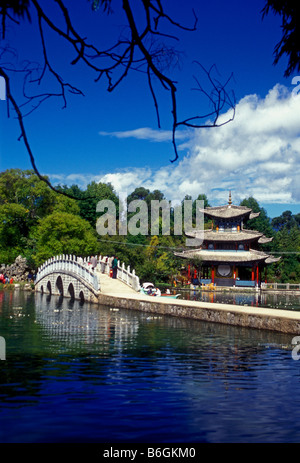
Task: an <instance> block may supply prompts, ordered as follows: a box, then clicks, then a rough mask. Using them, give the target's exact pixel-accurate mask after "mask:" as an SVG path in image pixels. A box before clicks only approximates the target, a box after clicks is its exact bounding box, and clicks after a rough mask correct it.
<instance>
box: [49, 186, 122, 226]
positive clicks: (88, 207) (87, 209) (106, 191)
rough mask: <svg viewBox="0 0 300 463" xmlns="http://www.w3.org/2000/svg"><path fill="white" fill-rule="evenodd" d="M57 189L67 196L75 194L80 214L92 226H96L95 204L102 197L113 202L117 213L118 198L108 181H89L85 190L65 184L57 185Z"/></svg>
mask: <svg viewBox="0 0 300 463" xmlns="http://www.w3.org/2000/svg"><path fill="white" fill-rule="evenodd" d="M58 190H59V191H62V192H65V193H67V194H68V195H69V196H75V197H76V198H78V199H80V201H79V202H78V207H79V214H80V216H81V217H82V218H83V219H85V220H87V221H88V222H89V223H90V224H91V225H92V226H93V227H95V226H96V221H97V217H98V215H99V214H97V211H96V209H97V204H98V202H99V201H101V200H102V199H108V200H111V201H113V202H114V203H115V205H116V211H117V215H118V212H119V199H118V197H117V195H116V193H115V191H114V189H113V187H112V185H111V184H110V183H96V182H91V183H89V184H88V185H87V187H86V189H85V190H81V189H80V188H79V187H78V186H77V185H72V186H71V187H67V186H66V185H65V186H63V187H61V186H59V187H58Z"/></svg>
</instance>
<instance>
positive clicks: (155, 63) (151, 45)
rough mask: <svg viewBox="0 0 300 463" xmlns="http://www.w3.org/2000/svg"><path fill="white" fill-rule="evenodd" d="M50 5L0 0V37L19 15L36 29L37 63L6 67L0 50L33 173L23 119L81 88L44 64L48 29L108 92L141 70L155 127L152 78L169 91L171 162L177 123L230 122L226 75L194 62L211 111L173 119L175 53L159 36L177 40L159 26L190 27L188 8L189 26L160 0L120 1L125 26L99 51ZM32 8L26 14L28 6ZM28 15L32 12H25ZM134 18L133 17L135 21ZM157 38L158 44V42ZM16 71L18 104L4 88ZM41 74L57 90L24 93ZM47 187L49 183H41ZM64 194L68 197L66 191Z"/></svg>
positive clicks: (62, 9)
mask: <svg viewBox="0 0 300 463" xmlns="http://www.w3.org/2000/svg"><path fill="white" fill-rule="evenodd" d="M51 1H52V4H53V5H54V4H55V5H56V6H57V7H58V12H59V13H60V15H57V14H56V15H52V16H53V17H51V14H50V13H46V12H45V11H44V9H43V8H42V6H41V1H40V0H3V1H2V6H1V7H0V15H2V36H3V37H5V33H6V31H7V24H6V21H13V22H14V23H18V22H19V21H20V19H23V18H24V17H27V18H28V19H29V20H31V21H32V27H34V25H35V24H37V31H38V34H39V39H40V46H41V50H42V59H43V64H42V65H39V66H38V65H36V66H35V65H28V64H27V65H26V66H24V67H23V68H22V69H14V68H13V67H12V66H8V65H7V64H4V63H2V54H0V75H2V76H3V77H4V78H5V81H6V84H7V88H8V92H7V94H8V103H10V104H11V105H12V108H13V109H14V111H15V112H16V115H17V118H18V121H19V125H20V128H21V137H22V139H23V141H24V143H25V146H26V149H27V152H28V154H29V157H30V160H31V163H32V166H33V168H34V170H35V172H36V173H37V175H38V176H39V177H40V178H41V179H44V177H42V176H41V175H40V173H39V171H38V169H37V166H36V163H35V160H34V156H33V153H32V150H31V148H30V145H29V141H28V137H27V135H26V131H25V126H24V121H23V119H24V117H25V116H27V115H29V114H31V113H32V111H34V110H36V109H37V108H38V107H39V106H40V105H41V104H43V103H44V102H45V101H47V100H48V99H49V98H51V97H56V98H61V99H62V101H63V108H65V107H66V105H67V92H69V93H71V94H76V95H83V93H82V91H81V90H80V89H78V88H77V87H75V86H73V85H72V84H71V83H69V82H65V81H64V79H63V78H62V77H61V75H60V74H59V72H58V70H57V69H56V66H55V65H53V64H52V63H51V62H50V59H49V56H48V52H47V49H48V44H47V39H46V36H47V35H46V33H47V32H48V31H51V32H54V33H55V34H56V35H57V36H58V37H59V38H60V39H61V40H62V41H63V42H65V43H67V44H69V45H70V46H71V48H72V50H73V52H74V53H75V55H74V57H73V58H72V59H71V62H70V64H71V66H75V65H77V64H78V63H80V62H81V63H83V64H84V65H85V66H87V68H88V69H90V70H91V71H92V72H94V73H95V75H96V77H95V82H98V81H99V80H100V79H102V78H105V79H106V81H107V90H108V91H109V92H112V91H114V90H115V89H116V88H117V87H118V86H119V85H120V84H121V83H122V82H123V81H124V80H125V78H126V77H127V75H128V73H129V72H130V71H136V72H142V73H145V76H146V79H147V84H148V87H149V90H150V94H151V96H152V99H153V102H154V107H155V113H156V117H157V123H158V127H159V128H160V127H161V121H160V115H159V99H158V96H157V94H156V91H155V86H154V85H153V83H154V81H156V82H158V83H159V84H160V86H161V87H162V89H164V90H166V91H167V92H168V93H169V95H170V113H171V126H172V144H173V149H174V154H175V156H174V159H172V160H171V162H175V161H176V160H177V159H178V151H177V145H176V130H177V129H178V127H180V126H186V127H192V128H204V127H219V126H221V125H224V124H225V123H227V122H229V121H231V120H232V119H233V117H234V108H235V101H234V98H233V97H232V96H230V94H229V92H228V91H227V85H228V83H229V81H230V80H231V77H230V78H229V79H228V80H227V82H225V84H224V85H222V84H221V83H220V82H219V81H218V80H217V79H216V78H213V77H212V70H213V69H214V67H212V68H211V69H210V70H209V71H206V70H205V68H204V67H203V66H202V65H201V64H200V63H198V64H199V66H200V67H201V69H202V71H204V73H205V75H206V78H207V79H208V83H209V85H210V87H211V91H210V92H209V91H207V90H205V89H204V87H203V86H202V85H201V84H200V81H199V79H197V78H195V81H196V83H197V90H198V91H200V92H201V93H202V94H203V95H204V96H205V97H206V98H207V100H208V102H209V103H210V104H211V106H212V110H211V111H210V112H209V113H207V114H203V115H193V116H190V117H188V118H186V119H184V120H181V121H180V120H179V117H178V108H177V87H176V85H177V83H176V82H175V81H174V80H173V79H172V78H171V77H170V76H169V75H168V71H169V70H170V69H171V67H172V66H173V65H177V64H178V62H179V55H180V54H179V52H178V51H177V50H176V49H175V48H174V47H173V46H170V45H167V44H166V43H164V41H165V40H174V41H177V39H178V38H177V37H176V36H175V35H171V34H169V33H166V32H165V31H164V30H162V29H161V28H160V27H161V24H163V22H167V23H169V25H171V26H172V27H174V28H175V29H179V30H183V31H195V30H196V26H197V17H196V14H195V12H194V11H193V16H194V23H193V25H192V26H191V27H188V26H186V25H182V24H181V23H179V22H176V21H175V20H174V19H173V18H172V17H171V16H170V15H169V14H167V13H166V12H165V10H164V7H163V1H162V0H134V1H132V0H122V10H123V13H124V15H125V19H126V22H127V27H126V30H124V31H123V35H122V37H121V36H120V37H119V38H117V39H116V41H115V43H114V44H113V45H112V46H110V47H108V48H106V49H99V48H98V47H97V46H96V45H95V44H93V43H90V42H89V41H88V39H87V38H86V37H83V36H81V35H80V34H79V33H78V31H77V30H76V29H75V27H74V25H73V22H72V19H71V16H70V14H69V11H68V9H67V8H66V6H65V3H64V1H63V0H51ZM91 1H92V7H93V9H97V8H98V7H99V6H101V7H102V9H103V11H104V12H105V13H111V12H112V10H111V3H112V2H111V0H91ZM49 3H50V0H49ZM137 3H138V6H140V5H142V7H143V10H142V11H143V13H144V18H142V20H141V17H140V16H137V15H136V9H135V8H137ZM30 7H31V9H32V10H33V11H31V10H30V12H29V9H30ZM31 13H32V14H31ZM102 14H103V13H102ZM137 18H138V19H137ZM160 41H161V42H160ZM16 72H21V73H24V80H23V97H24V99H25V102H23V103H20V104H18V103H17V101H16V99H15V97H14V96H13V95H12V92H11V86H10V75H11V74H13V73H16ZM47 75H50V76H52V78H54V82H55V83H56V85H57V86H58V91H57V89H55V90H52V89H49V90H48V91H46V92H36V93H32V91H30V92H29V91H28V88H31V87H32V86H34V85H36V86H38V87H39V86H40V85H41V84H42V82H43V81H44V79H45V78H46V76H47ZM28 107H29V109H28V111H27V112H26V113H24V114H22V112H21V109H23V108H28ZM228 108H231V109H232V110H233V115H232V117H229V118H228V120H227V121H226V122H225V121H223V122H219V117H220V116H221V113H222V112H223V111H224V110H228ZM208 117H209V118H211V119H212V121H211V122H208V123H207V122H205V120H206V119H207V118H208ZM46 183H48V185H49V186H50V187H51V188H52V189H53V190H54V191H57V190H56V189H55V188H53V187H52V186H51V185H50V182H46ZM67 196H68V195H67Z"/></svg>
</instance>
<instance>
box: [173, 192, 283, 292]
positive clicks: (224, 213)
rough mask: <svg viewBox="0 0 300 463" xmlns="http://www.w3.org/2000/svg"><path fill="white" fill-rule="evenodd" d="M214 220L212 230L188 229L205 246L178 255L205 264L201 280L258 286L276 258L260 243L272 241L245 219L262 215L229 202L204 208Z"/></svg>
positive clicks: (222, 284) (202, 267)
mask: <svg viewBox="0 0 300 463" xmlns="http://www.w3.org/2000/svg"><path fill="white" fill-rule="evenodd" d="M201 212H203V213H204V214H205V215H206V216H207V217H208V218H210V219H211V220H212V227H211V228H210V229H208V230H201V231H199V230H198V231H197V230H193V231H190V232H186V235H187V236H190V237H193V238H198V239H203V241H202V246H201V247H200V248H196V249H188V250H185V251H183V252H177V253H175V255H176V256H178V257H182V258H184V259H188V260H190V261H193V260H194V262H195V261H196V262H197V261H198V262H199V263H200V264H201V271H200V273H201V275H199V277H200V278H199V280H200V283H202V284H203V283H205V284H208V283H213V284H214V285H216V286H244V287H247V286H249V287H258V286H260V283H261V277H262V270H263V269H266V265H267V264H271V263H274V262H277V261H278V260H279V259H280V257H278V258H275V257H273V256H271V255H270V254H267V253H266V252H264V251H261V250H259V245H260V244H265V243H268V242H270V241H272V239H273V238H267V237H266V236H264V234H263V233H260V232H259V231H255V230H247V229H245V228H244V222H245V221H247V220H251V219H253V218H255V217H258V216H259V214H260V212H258V213H254V212H253V211H252V209H250V208H248V207H246V206H235V205H233V204H232V201H231V192H229V201H228V204H226V205H225V206H218V207H207V208H205V209H201Z"/></svg>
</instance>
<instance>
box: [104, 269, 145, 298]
mask: <svg viewBox="0 0 300 463" xmlns="http://www.w3.org/2000/svg"><path fill="white" fill-rule="evenodd" d="M97 275H98V280H99V282H100V291H101V293H102V294H105V295H108V296H114V295H124V296H125V295H127V294H131V295H133V294H136V295H138V294H140V293H138V292H136V291H135V290H134V289H132V288H130V286H128V285H126V284H125V283H123V282H122V281H120V280H117V279H115V278H111V277H109V276H108V275H107V274H106V273H101V272H99V271H97Z"/></svg>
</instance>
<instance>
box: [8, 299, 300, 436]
mask: <svg viewBox="0 0 300 463" xmlns="http://www.w3.org/2000/svg"><path fill="white" fill-rule="evenodd" d="M0 336H2V337H3V338H4V339H5V342H6V360H1V361H0V441H1V442H2V443H10V442H31V443H39V442H48V443H49V442H64V443H69V442H83V443H91V442H93V443H104V442H105V443H108V442H110V443H117V442H122V443H151V442H156V443H172V442H177V443H178V442H181V443H204V442H206V443H215V442H220V443H227V442H249V443H251V442H299V440H300V403H299V401H300V399H299V397H300V362H297V361H296V360H294V359H293V357H292V349H293V345H292V336H290V335H284V334H280V333H272V332H267V331H259V330H254V329H248V328H239V327H234V326H226V325H219V324H215V323H204V322H201V321H193V320H187V319H179V318H175V317H171V316H153V315H149V314H147V313H142V312H137V311H134V310H121V309H120V310H117V309H112V308H110V307H103V306H98V305H93V304H87V303H84V304H83V305H82V304H80V303H79V302H78V301H74V302H71V301H70V300H68V299H59V298H57V297H53V296H52V297H47V296H45V295H44V296H42V295H40V294H34V293H30V292H29V293H28V292H23V291H14V292H13V291H11V292H10V291H6V292H5V291H1V292H0Z"/></svg>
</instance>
